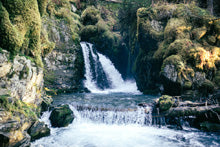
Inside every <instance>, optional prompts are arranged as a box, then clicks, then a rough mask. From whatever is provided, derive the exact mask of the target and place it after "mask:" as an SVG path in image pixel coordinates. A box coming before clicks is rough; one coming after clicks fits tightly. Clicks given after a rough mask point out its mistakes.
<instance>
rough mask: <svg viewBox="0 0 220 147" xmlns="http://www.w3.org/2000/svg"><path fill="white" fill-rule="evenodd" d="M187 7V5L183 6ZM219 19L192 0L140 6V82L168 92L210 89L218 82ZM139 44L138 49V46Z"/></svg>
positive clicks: (136, 66) (206, 91) (203, 93)
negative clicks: (187, 2) (185, 2)
mask: <svg viewBox="0 0 220 147" xmlns="http://www.w3.org/2000/svg"><path fill="white" fill-rule="evenodd" d="M183 9H187V11H186V12H183V11H182V10H183ZM219 24H220V21H219V19H216V18H215V17H214V16H212V15H210V14H209V13H208V12H207V11H206V10H204V9H201V8H199V7H198V6H196V5H193V4H190V5H188V4H168V5H166V6H165V5H158V6H154V7H152V8H140V9H138V11H137V26H138V27H137V35H138V41H136V43H137V44H139V46H138V47H137V48H138V49H139V55H138V56H137V58H136V62H135V64H134V73H135V77H136V80H137V85H138V87H139V89H140V90H141V91H143V92H144V93H147V90H148V89H154V90H155V91H157V92H159V88H160V87H161V85H162V86H163V93H164V94H169V95H184V94H185V95H186V93H187V94H189V90H190V91H193V92H191V93H192V95H191V97H193V96H197V97H201V96H208V95H209V94H212V93H213V92H214V91H215V90H216V89H218V88H219V86H218V84H217V83H216V80H218V71H219V68H220V67H219V61H220V48H219V43H220V40H219V38H218V37H217V36H218V35H219ZM137 48H136V50H138V49H137Z"/></svg>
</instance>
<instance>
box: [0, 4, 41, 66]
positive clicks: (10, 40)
mask: <svg viewBox="0 0 220 147" xmlns="http://www.w3.org/2000/svg"><path fill="white" fill-rule="evenodd" d="M29 7H31V9H30V8H29ZM0 19H1V21H0V22H1V24H0V25H1V29H0V34H1V36H0V37H1V41H0V44H1V47H3V48H5V49H6V50H8V51H10V52H11V55H12V56H14V55H16V54H17V53H18V52H19V51H21V50H23V49H22V46H23V44H25V45H24V46H25V47H27V46H28V48H27V49H25V51H24V53H25V55H28V56H32V57H34V58H35V60H36V63H37V64H38V66H43V64H42V60H41V58H40V55H41V50H40V29H41V18H40V14H39V10H38V3H37V1H35V0H25V1H21V0H10V1H6V0H3V1H1V2H0Z"/></svg>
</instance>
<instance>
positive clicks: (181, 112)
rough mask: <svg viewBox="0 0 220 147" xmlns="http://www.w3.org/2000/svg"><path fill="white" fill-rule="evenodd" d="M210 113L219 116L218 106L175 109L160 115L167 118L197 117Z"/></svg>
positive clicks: (219, 107) (219, 108)
mask: <svg viewBox="0 0 220 147" xmlns="http://www.w3.org/2000/svg"><path fill="white" fill-rule="evenodd" d="M210 111H212V112H215V113H217V114H220V106H219V105H210V106H200V107H176V108H170V109H169V110H167V111H164V112H161V113H160V115H163V116H168V117H171V116H172V117H180V116H198V115H202V114H205V113H207V112H210Z"/></svg>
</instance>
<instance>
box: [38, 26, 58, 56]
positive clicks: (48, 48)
mask: <svg viewBox="0 0 220 147" xmlns="http://www.w3.org/2000/svg"><path fill="white" fill-rule="evenodd" d="M54 48H55V43H54V42H50V41H49V40H48V33H47V31H46V30H44V29H41V51H42V56H43V57H46V56H47V55H48V54H49V53H51V52H52V50H53V49H54Z"/></svg>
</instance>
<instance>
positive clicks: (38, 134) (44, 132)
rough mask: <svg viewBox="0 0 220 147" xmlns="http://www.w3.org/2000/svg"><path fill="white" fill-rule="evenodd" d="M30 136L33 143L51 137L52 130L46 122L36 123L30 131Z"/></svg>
mask: <svg viewBox="0 0 220 147" xmlns="http://www.w3.org/2000/svg"><path fill="white" fill-rule="evenodd" d="M28 134H30V136H31V141H34V140H36V139H39V138H42V137H45V136H49V135H50V129H49V128H48V126H47V125H46V124H45V123H44V122H39V121H36V122H35V123H34V124H33V125H32V126H31V127H30V128H29V129H28Z"/></svg>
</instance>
